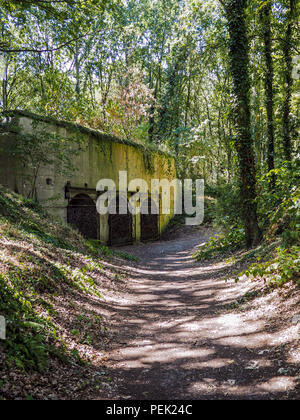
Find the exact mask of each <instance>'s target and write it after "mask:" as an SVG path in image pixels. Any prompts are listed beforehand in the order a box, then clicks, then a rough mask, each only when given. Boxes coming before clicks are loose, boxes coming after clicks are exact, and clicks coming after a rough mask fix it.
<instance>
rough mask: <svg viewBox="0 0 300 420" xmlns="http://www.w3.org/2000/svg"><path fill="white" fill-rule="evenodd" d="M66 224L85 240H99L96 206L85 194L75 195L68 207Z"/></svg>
mask: <svg viewBox="0 0 300 420" xmlns="http://www.w3.org/2000/svg"><path fill="white" fill-rule="evenodd" d="M68 223H69V224H70V225H72V226H74V227H75V228H77V229H78V230H79V232H80V233H81V234H82V235H83V236H84V237H85V238H87V239H99V236H100V235H99V215H98V212H97V208H96V204H95V203H94V201H93V200H92V199H91V198H90V197H89V196H88V195H86V194H78V195H76V196H75V197H74V198H73V199H72V200H71V201H70V203H69V205H68Z"/></svg>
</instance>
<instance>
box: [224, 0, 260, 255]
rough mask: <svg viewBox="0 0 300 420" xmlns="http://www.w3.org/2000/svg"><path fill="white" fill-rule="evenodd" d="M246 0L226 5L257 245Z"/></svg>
mask: <svg viewBox="0 0 300 420" xmlns="http://www.w3.org/2000/svg"><path fill="white" fill-rule="evenodd" d="M246 5H247V1H246V0H227V2H226V4H225V9H226V15H227V19H228V24H229V35H230V61H231V63H230V64H231V76H232V83H233V94H234V115H235V131H236V140H235V147H236V151H237V155H238V161H239V170H240V191H241V207H242V217H243V222H244V228H245V234H246V245H247V246H248V247H251V246H254V245H256V244H257V243H259V241H260V240H261V231H260V228H259V226H258V220H257V205H256V203H255V201H254V200H255V198H256V169H255V162H254V153H253V141H252V138H251V131H250V78H249V44H248V37H247V27H246V17H245V9H246Z"/></svg>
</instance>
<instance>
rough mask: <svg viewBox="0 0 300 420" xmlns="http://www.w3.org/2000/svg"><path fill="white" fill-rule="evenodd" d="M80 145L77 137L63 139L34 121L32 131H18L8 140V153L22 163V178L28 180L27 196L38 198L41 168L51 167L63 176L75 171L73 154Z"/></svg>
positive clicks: (76, 152) (77, 150) (77, 151)
mask: <svg viewBox="0 0 300 420" xmlns="http://www.w3.org/2000/svg"><path fill="white" fill-rule="evenodd" d="M82 145H83V141H82V140H81V139H80V138H78V139H76V141H74V139H69V138H64V137H61V136H60V135H58V134H56V133H48V132H46V130H45V129H42V128H40V127H37V126H35V125H34V124H33V134H22V133H21V130H19V132H18V133H17V134H15V135H14V137H13V141H12V142H11V143H10V147H9V150H8V153H9V154H10V156H11V157H12V158H14V159H17V161H18V162H21V164H22V165H23V168H24V171H25V179H26V181H27V182H28V183H29V188H28V194H27V195H28V198H32V199H36V198H37V197H36V184H37V179H38V177H39V175H40V172H41V169H42V168H45V167H52V168H55V173H56V174H64V175H70V174H71V173H72V172H74V171H75V170H76V168H75V167H74V164H73V161H74V157H75V156H76V155H77V154H78V153H79V152H80V150H81V147H82Z"/></svg>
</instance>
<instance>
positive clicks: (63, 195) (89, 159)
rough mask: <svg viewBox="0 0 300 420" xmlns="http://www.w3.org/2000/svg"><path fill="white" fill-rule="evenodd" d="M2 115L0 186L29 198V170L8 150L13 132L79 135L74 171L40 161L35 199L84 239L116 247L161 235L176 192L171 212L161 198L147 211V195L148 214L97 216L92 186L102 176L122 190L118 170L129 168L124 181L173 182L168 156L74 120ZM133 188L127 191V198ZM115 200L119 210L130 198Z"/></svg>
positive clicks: (173, 170) (75, 139)
mask: <svg viewBox="0 0 300 420" xmlns="http://www.w3.org/2000/svg"><path fill="white" fill-rule="evenodd" d="M6 115H7V121H6V122H5V124H6V128H5V135H2V136H1V137H0V150H1V153H0V184H2V185H3V186H6V187H8V188H10V189H12V190H14V191H18V192H19V193H20V194H22V195H23V196H25V197H27V196H28V192H29V190H30V186H29V184H28V180H27V179H28V175H30V169H28V168H26V167H24V165H23V162H22V161H21V160H18V159H16V158H14V157H12V156H11V155H10V156H9V155H8V154H7V153H6V150H7V146H8V145H9V144H12V142H13V140H14V139H15V137H16V133H17V132H18V133H22V134H24V135H25V136H27V135H35V133H38V132H39V130H43V131H45V132H47V133H51V135H55V136H58V137H59V138H60V137H61V138H64V139H65V138H67V139H70V140H71V142H73V143H74V145H78V138H80V141H81V142H82V144H84V146H82V147H81V149H80V153H79V154H78V155H77V156H76V157H75V158H74V167H75V171H73V172H70V173H69V174H68V175H66V174H61V173H59V171H58V170H57V168H56V167H55V166H54V165H41V169H40V171H39V174H38V176H37V178H36V180H35V184H34V185H35V190H34V198H35V199H36V200H37V201H38V202H40V203H41V204H42V205H43V206H44V207H45V208H46V209H47V210H48V212H49V213H50V214H53V215H54V216H56V217H58V218H60V219H61V220H62V221H63V222H65V223H70V224H71V225H73V226H75V227H76V228H77V229H78V230H79V232H81V233H82V235H83V236H84V237H86V238H90V239H95V240H99V241H100V242H101V243H103V244H108V245H114V246H118V245H125V244H130V243H134V242H139V241H151V240H157V239H159V237H160V234H161V233H162V231H163V230H164V229H165V228H166V226H167V225H168V223H169V221H170V220H171V219H172V218H173V216H174V203H175V201H176V199H177V197H176V194H174V197H173V198H172V200H171V201H172V202H171V212H170V214H162V213H161V212H160V205H159V204H158V203H159V201H158V203H157V204H156V206H157V213H158V214H151V211H150V209H151V206H153V203H152V204H151V200H150V199H148V200H147V199H146V200H145V199H143V200H142V203H141V206H142V207H144V208H148V210H149V214H134V215H132V214H131V213H130V212H128V213H127V214H126V215H124V214H122V211H121V212H120V211H117V214H115V215H109V214H107V215H99V214H98V213H97V210H96V202H97V199H98V197H99V193H98V192H97V191H96V186H97V184H98V182H99V180H100V179H110V180H113V181H114V183H115V185H116V191H120V190H121V188H120V185H119V172H120V171H126V172H127V175H128V185H130V182H131V181H132V180H136V179H143V180H145V182H147V184H148V186H149V188H150V187H151V181H152V180H153V179H158V180H162V179H167V180H169V181H172V180H174V179H176V178H177V173H176V167H175V160H174V158H173V157H172V156H171V155H169V154H167V153H164V152H162V151H160V150H158V149H156V148H150V149H149V148H147V147H145V146H144V145H141V144H136V143H134V142H131V141H130V140H124V139H119V138H117V137H114V136H111V135H108V134H104V133H101V132H99V131H96V130H92V129H89V128H87V127H83V126H80V125H78V124H74V123H70V122H66V121H60V120H56V119H53V118H50V117H42V116H39V115H35V114H33V113H30V112H27V111H21V110H17V111H8V112H7V113H6ZM2 124H3V122H2ZM9 127H11V130H10V128H9ZM36 136H37V135H36ZM14 141H15V140H14ZM136 192H137V191H136V190H135V191H130V190H129V191H128V197H127V198H128V200H129V199H130V197H131V196H132V194H135V193H136ZM149 194H150V195H151V189H150V191H149ZM116 204H117V208H118V209H120V208H122V207H124V206H127V205H128V201H126V200H125V202H122V199H121V200H120V198H118V199H117V203H116Z"/></svg>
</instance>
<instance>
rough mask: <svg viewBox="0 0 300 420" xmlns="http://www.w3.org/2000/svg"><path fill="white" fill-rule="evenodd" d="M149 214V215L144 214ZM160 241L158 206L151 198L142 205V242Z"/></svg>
mask: <svg viewBox="0 0 300 420" xmlns="http://www.w3.org/2000/svg"><path fill="white" fill-rule="evenodd" d="M143 213H148V214H143ZM158 239H159V214H158V206H157V205H156V204H155V202H154V201H153V200H151V199H150V198H149V199H148V200H145V201H144V202H143V203H142V205H141V241H142V242H147V241H157V240H158Z"/></svg>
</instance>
